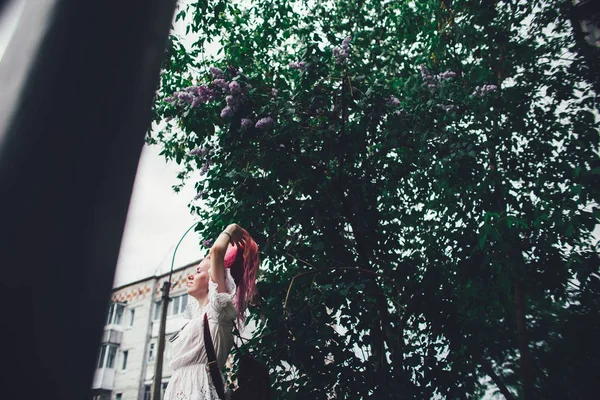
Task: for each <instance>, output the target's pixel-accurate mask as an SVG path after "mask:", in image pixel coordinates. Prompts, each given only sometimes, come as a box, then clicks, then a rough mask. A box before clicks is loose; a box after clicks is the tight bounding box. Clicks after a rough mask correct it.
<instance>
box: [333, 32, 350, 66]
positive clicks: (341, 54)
mask: <svg viewBox="0 0 600 400" xmlns="http://www.w3.org/2000/svg"><path fill="white" fill-rule="evenodd" d="M351 41H352V36H351V35H350V36H348V37H346V38H345V39H344V40H343V41H342V45H341V46H335V47H334V48H333V50H332V53H333V56H334V57H335V62H336V63H338V64H341V63H343V62H344V61H346V60H347V59H348V56H349V55H350V42H351Z"/></svg>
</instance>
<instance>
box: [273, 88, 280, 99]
mask: <svg viewBox="0 0 600 400" xmlns="http://www.w3.org/2000/svg"><path fill="white" fill-rule="evenodd" d="M278 95H279V90H277V89H275V88H272V89H271V96H273V97H277V96H278Z"/></svg>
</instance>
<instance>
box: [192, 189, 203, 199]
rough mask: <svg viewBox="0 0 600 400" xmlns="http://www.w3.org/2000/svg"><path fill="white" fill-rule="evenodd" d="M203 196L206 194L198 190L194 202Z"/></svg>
mask: <svg viewBox="0 0 600 400" xmlns="http://www.w3.org/2000/svg"><path fill="white" fill-rule="evenodd" d="M203 194H204V193H203V192H202V190H198V193H197V194H196V195H195V196H194V200H199V199H201V198H202V195H203Z"/></svg>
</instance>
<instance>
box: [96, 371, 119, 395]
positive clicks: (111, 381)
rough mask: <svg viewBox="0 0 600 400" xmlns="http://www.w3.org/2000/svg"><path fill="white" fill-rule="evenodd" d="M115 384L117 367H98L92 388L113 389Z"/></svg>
mask: <svg viewBox="0 0 600 400" xmlns="http://www.w3.org/2000/svg"><path fill="white" fill-rule="evenodd" d="M114 385H115V369H114V368H98V369H96V373H95V374H94V381H93V383H92V389H93V390H97V389H101V390H113V387H114Z"/></svg>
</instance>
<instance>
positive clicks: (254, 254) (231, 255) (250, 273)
mask: <svg viewBox="0 0 600 400" xmlns="http://www.w3.org/2000/svg"><path fill="white" fill-rule="evenodd" d="M244 233H245V238H246V241H245V244H244V245H243V246H230V247H229V248H228V249H227V252H226V253H225V259H224V264H225V268H229V271H230V273H231V277H232V278H233V281H234V282H235V284H236V286H237V291H236V296H235V299H236V301H235V308H236V309H237V312H238V319H239V320H240V321H242V322H243V321H244V320H245V316H244V312H245V311H246V307H247V305H248V303H250V302H252V299H253V298H254V296H255V295H256V275H257V274H258V267H259V264H260V259H259V256H258V245H257V244H256V242H255V241H254V240H253V239H252V237H250V235H249V234H248V232H246V231H244ZM240 250H241V251H240Z"/></svg>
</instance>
